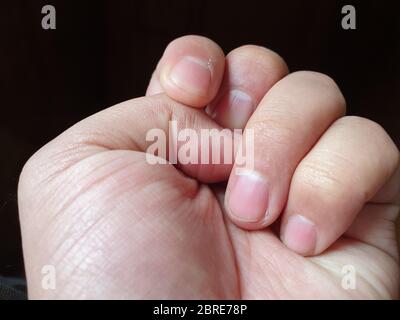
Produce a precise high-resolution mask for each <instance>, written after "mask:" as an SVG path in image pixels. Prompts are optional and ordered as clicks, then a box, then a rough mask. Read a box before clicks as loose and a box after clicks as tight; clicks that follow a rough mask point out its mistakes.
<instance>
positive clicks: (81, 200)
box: [44, 151, 395, 298]
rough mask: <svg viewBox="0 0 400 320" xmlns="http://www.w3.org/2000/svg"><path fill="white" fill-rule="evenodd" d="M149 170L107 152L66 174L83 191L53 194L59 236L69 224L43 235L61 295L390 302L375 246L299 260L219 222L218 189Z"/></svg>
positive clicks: (171, 171) (390, 264)
mask: <svg viewBox="0 0 400 320" xmlns="http://www.w3.org/2000/svg"><path fill="white" fill-rule="evenodd" d="M88 161H89V163H88ZM148 166H150V165H149V164H148V163H147V162H146V161H145V156H144V154H143V153H138V152H130V151H109V152H106V153H103V154H102V153H100V154H98V155H96V156H94V157H91V158H89V160H86V161H83V162H81V163H78V165H76V166H75V167H74V168H73V172H72V173H71V172H70V173H69V175H71V174H72V175H73V174H74V172H75V173H77V172H79V176H80V178H81V182H80V183H79V188H81V190H80V191H78V192H75V190H76V184H74V185H73V186H72V188H74V189H73V190H72V189H70V190H65V191H64V192H62V193H59V195H60V199H58V200H57V201H56V202H58V201H63V199H61V198H65V197H66V198H67V199H73V200H65V201H66V203H68V205H64V206H63V208H64V209H63V210H62V212H59V214H57V217H56V218H55V219H54V220H52V224H53V225H54V226H55V227H54V229H55V230H60V228H61V227H60V226H65V225H66V226H67V231H66V234H60V233H59V232H54V229H53V231H52V232H49V233H46V235H45V236H44V238H45V240H44V241H46V243H48V244H50V248H49V249H48V250H52V251H51V254H50V256H51V257H52V260H53V261H51V263H52V264H55V266H56V269H57V270H60V271H59V274H58V281H59V287H58V290H57V293H58V294H60V295H61V296H64V297H65V296H73V297H80V298H90V297H99V296H102V295H103V294H104V297H105V296H107V297H114V298H239V297H242V298H329V297H335V298H338V297H343V298H345V297H350V296H353V297H354V296H356V297H365V298H366V297H373V296H379V297H384V296H386V294H387V292H388V290H389V289H387V288H386V287H387V286H388V285H390V283H393V282H391V281H392V280H393V279H390V278H388V277H387V276H386V275H387V274H389V271H390V270H392V269H393V268H395V262H394V261H392V260H391V259H390V258H388V257H387V255H386V254H385V253H383V252H381V251H379V250H377V249H375V248H372V247H370V246H368V245H365V244H363V243H361V242H357V241H355V240H349V239H347V240H346V239H341V240H339V241H338V242H337V243H336V244H335V245H334V246H332V248H331V249H329V250H328V251H327V252H326V253H324V254H322V255H320V256H318V257H313V258H304V257H302V256H299V255H297V254H296V253H294V252H292V251H290V250H288V249H287V248H286V247H285V246H284V245H283V244H282V243H281V242H280V240H279V239H278V237H277V236H276V235H275V234H274V233H273V232H272V231H271V230H270V229H266V230H261V231H251V232H248V231H245V230H242V229H239V228H237V227H236V226H234V225H233V224H232V223H230V222H229V221H228V219H224V214H223V213H222V209H221V205H220V201H218V200H217V198H218V197H221V195H222V192H221V191H219V190H214V191H215V192H212V191H211V190H210V188H209V187H208V186H206V185H202V184H199V183H197V182H196V181H195V180H193V179H191V178H187V177H184V176H183V175H182V174H181V173H180V172H179V171H178V170H176V169H175V168H174V167H173V166H171V165H168V166H165V165H159V166H153V167H151V168H149V167H148ZM88 167H90V168H92V169H90V170H88V169H87V168H88ZM93 168H96V170H93ZM89 203H90V204H89ZM93 204H95V205H93ZM89 206H90V207H89ZM77 208H80V209H79V210H77ZM76 212H78V213H79V212H80V214H77V213H76ZM64 228H65V227H64ZM66 236H68V237H69V241H67V242H63V241H64V239H65V237H66ZM355 252H357V257H356V255H354V253H355ZM371 261H374V262H378V263H379V265H377V264H375V265H371V263H370V262H371ZM344 264H352V265H354V266H355V268H356V271H357V289H356V290H345V289H343V288H342V286H341V279H342V274H341V269H342V267H343V265H344ZM378 272H380V273H378ZM365 279H368V282H367V281H366V280H365ZM82 287H85V290H82Z"/></svg>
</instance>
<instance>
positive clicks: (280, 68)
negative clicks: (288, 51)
mask: <svg viewBox="0 0 400 320" xmlns="http://www.w3.org/2000/svg"><path fill="white" fill-rule="evenodd" d="M287 73H288V68H287V66H286V63H285V62H284V61H283V59H282V58H281V57H280V56H279V55H277V54H276V53H275V52H273V51H271V50H268V49H266V48H263V47H259V46H253V45H246V46H242V47H239V48H237V49H235V50H233V51H231V52H230V53H229V54H228V55H227V56H226V64H225V73H224V78H223V80H222V84H221V88H220V91H219V92H218V94H217V97H216V98H215V99H214V101H213V102H212V103H211V104H210V105H209V106H208V107H207V109H206V111H207V112H208V113H209V114H210V115H211V116H212V118H213V119H214V120H215V121H217V122H218V123H219V124H220V125H221V126H222V127H224V128H231V129H243V128H244V127H245V125H246V123H247V121H248V120H249V118H250V116H251V115H252V114H253V112H254V110H255V108H256V106H257V105H258V104H259V103H260V101H261V99H262V98H263V97H264V95H265V94H266V93H267V91H268V90H269V89H270V88H271V87H272V86H273V85H274V84H275V83H276V82H277V81H278V80H280V79H281V78H283V77H284V76H286V75H287Z"/></svg>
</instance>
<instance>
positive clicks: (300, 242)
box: [281, 214, 317, 256]
mask: <svg viewBox="0 0 400 320" xmlns="http://www.w3.org/2000/svg"><path fill="white" fill-rule="evenodd" d="M281 240H282V242H283V243H284V244H285V245H286V247H288V248H289V249H291V250H292V251H294V252H296V253H298V254H300V255H303V256H309V255H312V254H313V253H314V251H315V247H316V243H317V229H316V226H315V224H314V223H313V222H312V221H311V220H309V219H307V218H306V217H304V216H302V215H299V214H295V215H292V216H290V217H289V218H288V219H287V222H286V223H285V224H284V225H282V230H281Z"/></svg>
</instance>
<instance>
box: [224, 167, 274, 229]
mask: <svg viewBox="0 0 400 320" xmlns="http://www.w3.org/2000/svg"><path fill="white" fill-rule="evenodd" d="M233 183H234V185H233V188H232V190H231V192H230V194H229V199H228V206H229V209H230V212H231V214H232V215H233V216H235V217H236V218H237V219H238V220H241V221H244V222H258V221H260V220H262V219H263V218H264V217H265V215H266V212H267V207H268V185H267V182H266V181H265V179H264V178H263V177H262V176H260V175H259V174H257V173H255V172H248V173H245V174H241V175H237V176H236V178H235V181H234V182H233Z"/></svg>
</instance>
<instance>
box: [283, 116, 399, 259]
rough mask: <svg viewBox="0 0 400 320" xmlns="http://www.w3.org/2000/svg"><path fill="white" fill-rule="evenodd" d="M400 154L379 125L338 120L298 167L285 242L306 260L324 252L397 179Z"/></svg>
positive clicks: (355, 119)
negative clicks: (361, 211) (359, 213)
mask: <svg viewBox="0 0 400 320" xmlns="http://www.w3.org/2000/svg"><path fill="white" fill-rule="evenodd" d="M398 161H399V152H398V150H397V148H396V146H395V144H394V143H393V142H392V140H391V139H390V137H389V136H388V135H387V134H386V132H385V131H384V130H383V129H382V127H380V126H379V125H378V124H376V123H374V122H372V121H370V120H367V119H364V118H358V117H344V118H342V119H339V120H337V121H336V122H335V123H334V124H333V125H332V126H331V127H330V128H329V130H328V131H327V132H326V133H325V134H324V135H323V136H322V138H321V139H320V140H319V141H318V143H317V144H316V145H315V146H314V147H313V149H312V150H311V151H310V152H309V154H308V155H307V156H306V157H305V158H304V159H303V160H302V161H301V163H300V164H299V166H298V167H297V169H296V171H295V173H294V175H293V178H292V181H291V186H290V192H289V198H288V202H287V206H286V209H285V212H284V214H283V217H282V226H281V238H282V240H283V242H284V243H285V244H286V245H287V246H288V247H289V248H290V249H292V250H294V251H296V252H298V253H299V254H302V255H315V254H319V253H321V252H322V251H324V250H325V249H326V248H327V247H329V246H330V245H331V244H332V243H333V242H334V241H336V240H337V239H338V238H339V237H340V236H341V235H342V234H343V233H344V232H345V231H346V230H347V229H348V228H349V226H350V224H351V223H352V222H353V220H354V219H355V217H356V215H357V214H358V212H359V211H360V210H361V208H362V207H363V206H364V204H365V203H366V202H368V201H369V200H371V198H372V197H373V196H374V195H375V194H376V193H377V192H378V190H380V189H381V188H382V186H383V185H384V183H385V182H386V181H388V180H389V178H390V177H391V176H392V175H393V173H394V171H395V169H396V167H397V165H398Z"/></svg>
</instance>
